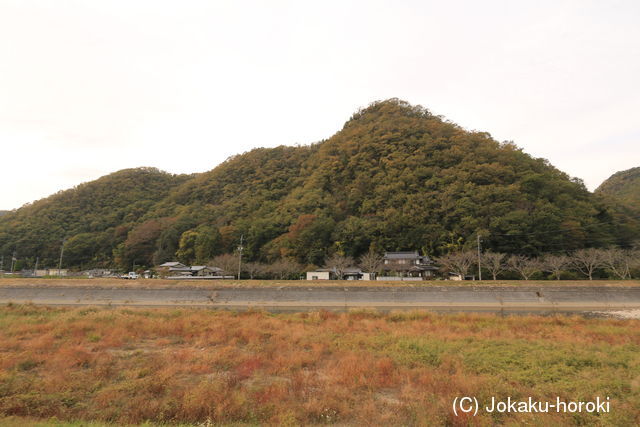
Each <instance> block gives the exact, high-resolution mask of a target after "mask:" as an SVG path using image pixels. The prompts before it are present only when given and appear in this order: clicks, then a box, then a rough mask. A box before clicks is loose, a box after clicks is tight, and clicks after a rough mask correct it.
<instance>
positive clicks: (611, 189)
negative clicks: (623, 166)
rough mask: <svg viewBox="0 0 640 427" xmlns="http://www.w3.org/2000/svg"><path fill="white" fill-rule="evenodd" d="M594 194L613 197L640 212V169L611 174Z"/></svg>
mask: <svg viewBox="0 0 640 427" xmlns="http://www.w3.org/2000/svg"><path fill="white" fill-rule="evenodd" d="M596 193H599V194H605V195H607V196H612V197H615V198H617V199H618V200H619V201H620V202H621V203H624V204H625V205H627V206H629V207H631V208H632V209H635V210H636V211H638V212H640V167H637V168H632V169H629V170H626V171H621V172H617V173H615V174H613V175H612V176H611V177H609V179H607V180H606V181H605V182H603V183H602V184H600V187H598V188H597V189H596Z"/></svg>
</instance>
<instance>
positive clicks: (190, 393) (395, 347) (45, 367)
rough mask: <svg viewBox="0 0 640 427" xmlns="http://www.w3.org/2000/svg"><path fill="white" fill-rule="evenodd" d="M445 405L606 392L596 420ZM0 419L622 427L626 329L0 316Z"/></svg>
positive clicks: (260, 316) (268, 317) (576, 322)
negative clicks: (606, 409)
mask: <svg viewBox="0 0 640 427" xmlns="http://www.w3.org/2000/svg"><path fill="white" fill-rule="evenodd" d="M456 396H475V397H477V398H478V399H479V401H480V402H486V403H488V402H489V400H490V398H491V396H496V397H497V398H506V397H507V396H511V397H512V398H516V399H523V398H527V397H529V396H531V397H533V398H534V399H537V400H542V401H550V400H555V398H556V396H559V397H561V398H562V399H564V400H567V401H569V400H591V399H595V397H597V396H600V397H601V398H604V397H607V396H608V397H610V399H611V412H610V413H606V414H600V415H599V416H597V415H593V414H587V413H582V414H557V413H550V414H533V415H532V414H508V415H503V414H497V413H494V414H488V413H482V412H481V413H479V414H478V416H477V417H475V418H474V417H471V416H460V417H457V416H455V415H454V414H453V411H452V401H453V399H454V398H455V397H456ZM0 417H4V418H0V424H5V425H10V426H11V425H23V424H25V423H27V424H35V423H36V422H37V420H42V424H41V425H66V424H60V423H59V421H67V422H73V421H75V423H73V424H71V425H80V424H81V423H79V422H78V421H79V420H91V421H92V422H93V423H94V424H92V425H96V426H97V425H102V423H107V424H108V423H113V424H119V425H120V424H140V423H143V422H149V423H157V424H200V425H211V424H233V425H244V424H250V425H256V424H271V425H310V424H336V423H337V424H356V425H425V426H426V425H454V426H457V425H469V424H471V425H491V424H495V423H504V424H511V425H521V424H525V423H527V424H531V425H559V424H569V425H572V424H573V425H593V424H597V425H620V426H627V425H638V424H640V320H616V319H595V318H592V319H588V318H583V317H563V316H559V317H535V316H512V317H506V318H501V317H498V316H494V315H480V314H449V315H438V314H428V313H420V312H412V313H402V314H393V313H392V314H379V313H374V312H351V313H342V314H335V313H329V312H314V313H299V314H268V313H263V312H251V311H249V312H242V313H233V312H227V311H207V310H168V309H154V310H143V309H106V308H105V309H97V308H83V309H63V308H47V307H35V306H29V305H26V306H17V305H8V306H7V305H5V306H3V307H2V308H0ZM47 420H49V421H47ZM51 420H58V421H51Z"/></svg>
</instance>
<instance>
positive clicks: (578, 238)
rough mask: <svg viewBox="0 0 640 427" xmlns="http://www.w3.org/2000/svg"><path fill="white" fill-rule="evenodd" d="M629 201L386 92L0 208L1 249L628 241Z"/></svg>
mask: <svg viewBox="0 0 640 427" xmlns="http://www.w3.org/2000/svg"><path fill="white" fill-rule="evenodd" d="M639 230H640V226H639V225H638V221H637V219H636V217H634V215H633V214H632V213H631V212H630V211H628V210H626V208H624V207H623V206H619V205H618V204H616V203H612V202H610V200H609V199H608V198H606V197H604V196H600V195H594V194H592V193H590V192H589V191H587V189H586V188H585V186H584V185H583V183H582V182H581V181H580V180H578V179H572V178H570V177H569V176H567V175H566V174H565V173H563V172H561V171H559V170H557V169H556V168H554V167H553V166H551V165H550V164H549V163H548V162H547V161H546V160H544V159H537V158H533V157H531V156H529V155H528V154H526V153H524V152H522V150H521V149H519V148H518V147H516V146H515V145H514V144H513V143H510V142H503V143H500V142H497V141H495V140H493V139H492V138H491V136H490V135H489V134H487V133H484V132H469V131H466V130H464V129H462V128H461V127H459V126H457V125H455V124H452V123H450V122H447V121H445V120H444V119H443V118H441V117H439V116H435V115H432V114H431V113H430V112H429V111H428V110H426V109H424V108H422V107H419V106H411V105H409V104H407V103H406V102H403V101H399V100H396V99H391V100H387V101H381V102H376V103H373V104H372V105H370V106H369V107H368V108H365V109H362V110H360V111H358V112H357V113H356V114H354V115H353V116H352V117H351V119H350V120H349V121H347V123H346V124H345V125H344V127H343V129H342V130H340V131H339V132H338V133H336V134H335V135H334V136H333V137H331V138H329V139H328V140H325V141H321V142H319V143H316V144H312V145H309V146H294V147H285V146H280V147H276V148H258V149H255V150H252V151H250V152H248V153H244V154H241V155H237V156H234V157H232V158H230V159H228V160H227V161H226V162H224V163H223V164H221V165H219V166H218V167H216V168H215V169H213V170H211V171H209V172H206V173H202V174H196V175H192V176H189V177H186V176H173V175H170V174H165V173H162V172H159V171H157V170H153V169H137V170H126V171H121V172H118V173H115V174H112V175H109V176H107V177H104V178H101V179H100V180H97V181H94V182H92V183H88V184H83V185H81V186H79V187H77V188H75V189H73V190H69V191H65V192H61V193H58V194H57V195H54V196H51V197H49V198H47V199H43V200H40V201H38V202H35V203H34V204H32V205H29V206H24V207H22V208H20V209H18V210H17V211H15V212H11V213H9V214H7V215H5V216H3V217H1V218H0V251H2V253H3V254H9V253H11V252H12V251H13V250H16V251H17V252H18V253H19V256H22V257H35V256H40V257H42V258H45V259H48V260H53V259H55V257H56V255H57V253H58V251H59V249H60V244H61V241H62V239H63V238H67V241H66V243H65V248H66V250H67V252H68V253H69V257H68V258H67V262H68V265H69V266H80V265H113V264H114V263H115V264H119V265H120V266H121V267H123V268H124V267H126V266H129V265H131V264H132V263H137V264H144V265H151V264H157V263H161V262H163V261H167V260H170V259H175V258H176V257H177V258H178V259H180V260H181V261H183V262H187V263H204V262H206V261H207V260H208V259H210V258H212V257H214V256H217V255H220V254H225V253H232V252H233V251H234V250H235V249H236V247H237V245H238V241H239V238H240V236H241V235H243V236H244V241H245V251H244V256H245V259H246V261H247V262H252V261H254V262H257V261H260V262H270V263H273V262H276V261H278V260H291V261H295V262H297V263H302V264H315V265H323V263H324V261H325V260H326V259H327V258H328V257H330V256H333V255H339V256H344V257H351V258H354V259H357V258H359V257H360V256H362V255H363V254H366V253H369V252H370V251H371V252H372V253H380V252H381V251H383V250H415V249H418V250H420V251H422V252H423V253H426V254H429V255H432V256H442V255H445V254H446V253H449V252H451V251H458V250H462V249H464V248H467V247H470V246H472V245H474V244H475V239H476V236H477V234H478V233H479V234H480V235H481V236H482V238H483V245H484V247H485V248H487V249H491V250H493V251H496V252H501V253H508V254H520V255H527V256H535V255H539V254H541V253H543V252H552V253H560V252H563V251H573V250H576V249H580V248H586V247H604V246H611V245H613V246H619V247H628V246H630V245H631V244H632V242H633V240H634V239H636V238H638V235H639Z"/></svg>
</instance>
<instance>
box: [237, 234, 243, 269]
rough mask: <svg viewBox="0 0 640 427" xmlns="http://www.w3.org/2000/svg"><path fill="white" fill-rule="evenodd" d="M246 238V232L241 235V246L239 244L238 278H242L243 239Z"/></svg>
mask: <svg viewBox="0 0 640 427" xmlns="http://www.w3.org/2000/svg"><path fill="white" fill-rule="evenodd" d="M243 239H244V234H241V235H240V246H238V253H239V256H238V280H240V272H242V251H243V249H244V247H243V246H242V240H243Z"/></svg>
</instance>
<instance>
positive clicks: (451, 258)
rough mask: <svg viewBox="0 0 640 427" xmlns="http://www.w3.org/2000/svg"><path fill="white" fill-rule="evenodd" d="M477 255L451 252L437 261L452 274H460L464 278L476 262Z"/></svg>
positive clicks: (468, 252)
mask: <svg viewBox="0 0 640 427" xmlns="http://www.w3.org/2000/svg"><path fill="white" fill-rule="evenodd" d="M476 256H477V255H476V253H475V252H474V251H466V252H451V253H449V254H446V255H444V256H441V257H439V258H437V259H436V262H438V264H440V266H441V267H442V268H443V269H445V270H447V271H449V272H452V273H455V274H459V275H460V276H462V278H463V279H464V277H465V276H466V275H467V273H468V272H469V269H470V268H471V266H472V265H473V264H475V262H476Z"/></svg>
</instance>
